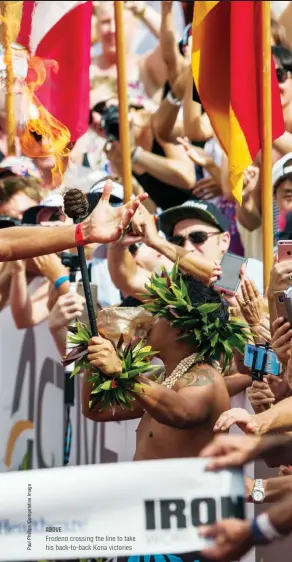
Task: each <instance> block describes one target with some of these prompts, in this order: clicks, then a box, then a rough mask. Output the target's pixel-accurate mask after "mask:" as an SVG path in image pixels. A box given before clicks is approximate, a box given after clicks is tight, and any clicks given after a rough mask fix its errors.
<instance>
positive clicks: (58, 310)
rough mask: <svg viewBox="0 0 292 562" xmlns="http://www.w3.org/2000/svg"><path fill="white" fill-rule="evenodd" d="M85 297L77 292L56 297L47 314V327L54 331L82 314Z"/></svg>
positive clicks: (67, 324)
mask: <svg viewBox="0 0 292 562" xmlns="http://www.w3.org/2000/svg"><path fill="white" fill-rule="evenodd" d="M84 306H85V298H84V297H83V296H81V295H79V294H78V293H66V295H62V296H60V297H59V298H58V300H57V302H56V303H55V305H54V306H53V308H52V310H51V314H50V316H49V329H50V330H51V332H55V331H56V330H59V329H60V328H64V327H67V326H69V325H70V324H71V322H73V320H76V319H77V318H80V317H81V316H82V313H83V310H84Z"/></svg>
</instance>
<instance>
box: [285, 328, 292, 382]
mask: <svg viewBox="0 0 292 562" xmlns="http://www.w3.org/2000/svg"><path fill="white" fill-rule="evenodd" d="M290 331H291V332H292V330H290ZM289 343H290V349H289V350H288V352H287V355H288V356H289V358H288V363H287V368H286V373H285V374H286V377H287V382H288V385H289V388H290V390H292V353H291V351H292V342H291V341H290V342H289Z"/></svg>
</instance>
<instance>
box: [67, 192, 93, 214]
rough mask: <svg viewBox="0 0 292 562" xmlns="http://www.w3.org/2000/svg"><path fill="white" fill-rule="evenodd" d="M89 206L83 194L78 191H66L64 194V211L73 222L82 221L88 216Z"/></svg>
mask: <svg viewBox="0 0 292 562" xmlns="http://www.w3.org/2000/svg"><path fill="white" fill-rule="evenodd" d="M88 210H89V204H88V201H87V197H86V195H85V193H83V192H82V191H81V190H80V189H77V188H75V187H74V188H72V189H68V191H66V193H65V194H64V211H65V213H66V215H67V216H68V217H70V218H71V219H73V220H78V219H83V218H84V217H86V216H87V215H88Z"/></svg>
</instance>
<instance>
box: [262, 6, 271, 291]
mask: <svg viewBox="0 0 292 562" xmlns="http://www.w3.org/2000/svg"><path fill="white" fill-rule="evenodd" d="M260 6H261V25H262V69H261V71H262V73H263V91H262V97H263V100H262V102H263V103H262V104H261V105H262V115H261V122H262V166H261V184H262V189H261V194H262V231H263V262H264V288H265V289H266V288H267V287H268V285H269V281H270V271H271V269H272V267H273V186H272V89H271V21H270V18H271V11H270V1H269V0H263V1H262V2H260Z"/></svg>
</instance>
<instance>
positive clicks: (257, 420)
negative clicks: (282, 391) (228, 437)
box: [214, 397, 292, 435]
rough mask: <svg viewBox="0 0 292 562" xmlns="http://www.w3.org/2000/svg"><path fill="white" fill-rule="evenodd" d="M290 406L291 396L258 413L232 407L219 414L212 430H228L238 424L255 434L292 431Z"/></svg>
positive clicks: (244, 429)
mask: <svg viewBox="0 0 292 562" xmlns="http://www.w3.org/2000/svg"><path fill="white" fill-rule="evenodd" d="M291 406H292V397H289V398H285V399H284V400H281V402H278V404H275V405H274V406H273V408H270V409H269V410H266V411H265V412H262V413H260V414H254V415H252V414H249V413H248V412H247V411H246V410H244V409H242V408H232V409H231V410H228V411H227V412H224V413H223V414H222V415H221V416H220V418H219V419H218V420H217V422H216V424H215V427H214V431H216V432H220V431H228V429H229V428H230V427H231V426H232V425H238V427H240V428H241V429H242V430H243V431H245V432H246V433H255V434H256V435H265V434H266V433H272V432H275V431H281V432H283V431H292V411H291Z"/></svg>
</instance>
